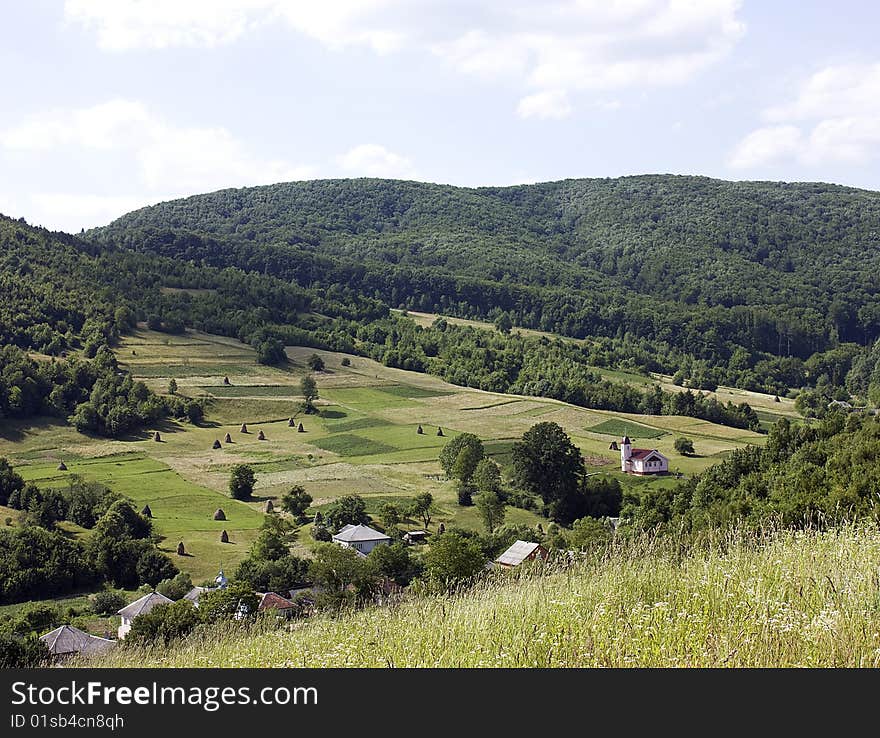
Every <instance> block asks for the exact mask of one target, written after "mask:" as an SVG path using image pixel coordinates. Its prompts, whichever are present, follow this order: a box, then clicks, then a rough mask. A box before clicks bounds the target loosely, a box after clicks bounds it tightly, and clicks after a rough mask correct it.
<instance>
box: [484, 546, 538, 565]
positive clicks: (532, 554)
mask: <svg viewBox="0 0 880 738" xmlns="http://www.w3.org/2000/svg"><path fill="white" fill-rule="evenodd" d="M535 559H541V560H542V561H546V560H547V549H546V548H544V547H543V546H542V545H541V544H540V543H533V542H532V541H514V543H513V545H512V546H511V547H510V548H508V549H507V550H506V551H505V552H504V553H503V554H501V555H500V556H499V557H498V558H497V559H495V561H494V562H493V563H494V564H495V565H496V566H503V567H508V568H511V567H514V566H519V565H520V564H521V563H522V562H523V561H534V560H535Z"/></svg>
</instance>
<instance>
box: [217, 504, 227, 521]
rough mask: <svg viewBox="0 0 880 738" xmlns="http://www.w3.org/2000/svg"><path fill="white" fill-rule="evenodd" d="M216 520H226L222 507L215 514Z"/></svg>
mask: <svg viewBox="0 0 880 738" xmlns="http://www.w3.org/2000/svg"><path fill="white" fill-rule="evenodd" d="M214 520H226V513H225V512H223V508H222V507H218V508H217V511H216V512H215V513H214Z"/></svg>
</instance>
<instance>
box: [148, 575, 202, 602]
mask: <svg viewBox="0 0 880 738" xmlns="http://www.w3.org/2000/svg"><path fill="white" fill-rule="evenodd" d="M192 588H193V583H192V578H191V577H190V575H189V574H187V573H186V572H183V571H182V572H180V573H178V574H176V575H175V576H173V577H170V578H168V579H163V580H162V581H161V582H159V584H157V585H156V591H157V592H158V593H159V594H162V595H165V596H166V597H167V598H168V599H169V600H182V599H183V597H184V595H185V594H186V593H187V592H189V591H190V590H191V589H192Z"/></svg>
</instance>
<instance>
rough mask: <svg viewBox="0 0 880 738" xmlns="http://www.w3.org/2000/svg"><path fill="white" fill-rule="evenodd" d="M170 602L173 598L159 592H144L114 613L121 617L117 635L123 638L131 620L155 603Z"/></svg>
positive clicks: (129, 628)
mask: <svg viewBox="0 0 880 738" xmlns="http://www.w3.org/2000/svg"><path fill="white" fill-rule="evenodd" d="M172 602H174V600H170V599H168V598H167V597H166V596H165V595H163V594H159V593H158V592H150V593H149V594H145V595H144V596H143V597H141V598H140V599H137V600H135V601H134V602H132V603H131V604H130V605H126V606H125V607H123V608H122V609H121V610H119V611H118V612H117V613H116V614H117V615H119V616H120V617H121V618H122V623H121V624H120V626H119V630H118V631H117V635H118V636H119V638H120V639H122V638H125V636H127V635H128V631H130V630H131V621H132V620H134V619H135V618H136V617H137V616H138V615H143V614H145V613H148V612H149V611H150V610H152V609H153V608H154V607H156V605H170V604H171V603H172Z"/></svg>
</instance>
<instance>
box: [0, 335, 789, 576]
mask: <svg viewBox="0 0 880 738" xmlns="http://www.w3.org/2000/svg"><path fill="white" fill-rule="evenodd" d="M116 353H117V356H118V358H119V360H120V363H121V364H122V365H123V366H125V367H126V368H127V369H129V370H130V371H131V372H132V373H133V375H134V376H135V377H136V378H142V379H144V380H145V381H146V382H147V383H148V385H149V386H150V387H152V388H153V389H154V390H156V391H159V392H166V391H167V387H168V383H169V381H170V380H171V379H172V378H173V379H175V380H176V382H177V385H178V389H177V392H178V394H180V395H183V396H189V397H202V398H205V402H206V407H207V413H206V418H205V421H204V422H203V423H202V424H201V425H199V426H194V425H191V424H189V423H183V422H164V423H162V424H161V425H160V426H159V427H157V428H155V429H145V431H144V432H142V433H141V434H138V435H137V436H136V437H133V438H130V439H127V440H108V439H103V438H91V437H88V436H84V435H80V434H78V433H76V432H75V431H74V430H73V429H72V428H70V427H68V426H66V425H64V424H62V423H60V422H58V421H57V420H46V419H43V420H40V421H38V422H31V423H27V424H23V423H17V424H16V423H9V424H7V425H6V426H5V427H4V429H3V432H2V433H0V456H6V457H8V458H9V459H10V461H11V463H13V465H15V466H16V467H17V468H18V470H19V471H20V472H21V473H22V474H23V475H24V476H25V477H26V478H28V479H32V480H34V481H36V482H37V483H38V484H41V485H48V486H55V485H59V484H64V479H63V477H62V476H60V473H59V472H58V471H57V465H58V462H59V460H61V459H63V460H64V461H65V463H66V464H67V465H68V469H69V471H68V472H67V474H81V475H82V476H84V477H86V478H88V479H91V480H95V481H100V482H102V483H104V484H107V485H108V486H110V487H112V488H113V489H116V490H118V491H119V492H121V493H123V494H126V495H128V496H129V497H131V498H132V499H133V500H134V501H135V502H136V503H137V504H138V505H139V506H143V505H144V504H149V505H150V507H151V509H152V510H153V512H154V515H155V516H156V517H155V526H156V530H157V532H159V533H160V534H161V535H163V536H165V540H164V541H163V542H162V544H161V545H162V548H163V549H164V550H166V551H170V552H172V556H173V557H174V558H175V563H177V564H178V566H179V567H180V568H182V569H184V570H187V571H190V572H191V573H192V574H193V576H194V578H195V579H205V578H209V577H211V576H213V575H214V574H215V573H216V571H217V568H218V567H219V566H220V565H221V564H222V565H223V566H224V567H227V568H230V569H231V568H234V565H235V563H237V561H239V560H240V559H241V558H243V557H244V555H245V554H246V552H247V548H248V546H249V545H250V542H251V541H252V540H253V539H254V537H255V536H256V532H257V529H258V527H259V525H260V522H261V520H262V516H263V512H262V507H263V505H264V504H265V502H266V500H268V499H273V500H274V501H275V502H278V500H279V498H280V496H281V495H282V494H283V493H284V492H286V491H287V490H288V489H290V487H291V486H293V485H302V486H303V487H304V488H305V489H306V491H308V492H309V493H310V494H311V495H312V497H313V498H314V506H315V507H316V508H317V507H320V506H322V505H326V504H328V503H329V502H331V501H332V500H333V499H335V498H336V497H339V496H341V495H345V494H360V495H362V496H364V498H365V499H367V501H368V507H370V509H376V508H377V506H378V504H380V501H389V500H394V499H397V500H398V501H399V504H400V505H402V506H405V505H406V503H407V501H409V500H411V499H412V498H413V497H414V496H415V495H417V494H419V493H420V492H425V491H427V492H430V493H431V494H432V495H433V496H434V499H435V514H434V518H433V520H432V524H431V525H432V526H436V525H438V524H439V523H441V522H443V523H445V524H446V525H459V526H463V527H467V528H473V529H481V528H482V524H481V522H480V520H479V517H478V513H477V511H476V509H475V508H473V507H462V506H460V505H458V504H457V496H456V491H455V485H454V484H453V483H452V482H448V481H445V478H444V477H443V474H442V470H441V468H440V466H439V463H438V462H437V457H438V455H439V453H440V450H441V449H442V447H443V445H444V444H445V443H447V442H448V441H449V439H451V438H453V437H454V436H455V435H457V434H458V433H462V432H470V433H474V434H476V435H478V436H479V437H480V438H482V439H483V440H484V444H485V448H486V450H487V452H488V453H489V454H490V455H491V456H492V457H493V458H495V459H496V460H497V461H498V462H499V463H500V464H501V465H502V468H503V469H505V471H506V472H507V473H508V474H509V473H510V471H511V469H510V451H511V448H512V445H513V443H514V442H515V441H516V440H517V439H519V438H520V437H521V436H522V434H523V433H524V432H525V431H526V430H528V429H529V428H530V427H531V426H532V425H534V424H535V423H537V422H545V421H551V422H556V423H559V424H560V425H561V426H562V427H563V428H564V429H565V430H566V432H568V433H569V435H570V436H571V437H572V439H573V441H574V442H575V443H576V444H577V445H578V446H580V448H581V450H582V452H583V454H584V456H585V459H586V461H587V464H588V466H589V467H590V468H591V469H592V470H595V471H599V472H600V473H607V474H610V475H614V476H616V477H617V478H619V479H620V480H621V482H622V483H623V484H624V485H625V486H627V487H634V488H640V489H643V488H646V486H651V485H656V486H668V485H669V484H672V483H674V480H673V479H672V478H670V477H667V478H642V479H634V478H632V477H626V476H624V475H621V474H620V472H619V471H618V470H617V468H618V467H617V465H618V459H619V457H618V454H617V453H616V452H614V451H612V450H610V449H609V443H610V441H611V440H613V439H614V438H617V437H619V436H622V435H624V434H630V435H632V436H634V437H635V438H643V439H650V441H651V446H652V447H656V448H658V449H659V450H660V451H661V452H663V453H664V454H666V455H667V456H669V458H670V465H671V469H672V470H673V471H680V472H682V473H684V474H693V473H696V472H699V471H701V470H702V469H705V468H706V467H707V466H709V465H710V464H712V463H714V462H715V461H717V460H718V459H720V458H722V457H723V456H724V455H725V454H726V453H728V452H729V451H730V450H732V449H734V448H740V447H742V446H743V445H745V444H747V443H757V444H761V443H763V442H764V436H762V435H760V434H756V433H751V432H749V431H743V430H739V429H733V428H726V427H724V426H718V425H713V424H711V423H707V422H705V421H700V420H696V419H694V418H684V417H674V416H673V417H667V416H662V417H661V416H640V415H634V414H627V413H614V412H608V411H600V410H592V409H586V408H580V407H576V406H573V405H567V404H565V403H563V402H559V401H555V400H548V399H544V398H535V397H524V396H515V395H505V394H499V393H492V392H483V391H480V390H475V389H469V388H464V387H458V386H455V385H450V384H448V383H446V382H444V381H442V380H440V379H439V378H437V377H433V376H430V375H425V374H417V373H413V372H407V371H404V370H400V369H394V368H390V367H385V366H383V365H381V364H379V363H377V362H375V361H372V360H370V359H366V358H364V357H360V356H351V355H345V354H339V353H334V352H329V351H320V350H314V349H311V348H308V347H288V348H287V354H288V356H289V359H290V363H289V364H288V365H287V366H285V367H283V368H272V367H267V366H262V365H259V364H257V362H256V354H255V352H254V351H253V349H252V348H251V347H249V346H247V345H245V344H241V343H239V342H237V341H234V340H232V339H226V338H221V337H218V336H212V335H208V334H204V333H199V332H196V331H187V332H186V334H185V335H180V336H172V337H169V336H167V335H165V334H161V333H156V332H152V331H148V330H138V331H137V332H135V333H134V334H133V335H131V336H126V337H124V338H123V340H122V341H121V343H120V345H119V347H118V348H117V349H116ZM313 353H317V354H318V355H319V356H321V358H322V359H323V360H324V363H325V370H324V371H322V372H317V373H315V374H314V376H315V379H316V381H317V386H318V392H319V399H318V400H317V401H316V405H317V408H318V413H317V414H304V413H303V412H302V411H301V405H300V397H299V383H300V380H301V379H302V377H303V376H305V375H306V374H307V373H308V369H307V365H306V360H307V359H308V357H309V356H310V355H311V354H313ZM343 359H347V365H343ZM181 369H185V371H180V370H181ZM226 378H228V379H229V382H230V383H229V384H226V383H225V381H224V380H225V379H226ZM769 402H772V398H769V399H768V403H769ZM774 404H775V403H774ZM291 419H293V423H292V424H291ZM243 423H244V424H246V425H247V431H248V432H247V433H243V432H242V429H241V426H242V424H243ZM300 423H301V424H302V426H303V431H302V432H300V431H299V424H300ZM419 426H421V428H422V431H423V432H422V433H419V432H418V428H419ZM154 430H159V431H160V433H161V442H158V443H157V442H155V441H154V440H152V431H154ZM261 431H262V432H263V435H264V437H265V440H260V439H259V437H258V435H259V433H260V432H261ZM438 432H441V433H442V435H438ZM227 433H228V434H229V438H230V441H229V442H227V441H226V440H225V438H226V434H227ZM679 435H687V436H688V437H689V438H691V439H692V440H693V441H694V445H695V449H696V454H695V455H694V456H692V457H682V456H681V455H679V454H677V453H676V452H675V451H674V449H673V443H674V441H675V438H676V437H678V436H679ZM215 441H217V442H219V443H220V448H219V449H215V448H212V446H213V445H214V442H215ZM239 463H249V464H252V465H253V468H254V470H255V472H256V477H257V484H256V491H255V498H254V499H253V500H252V501H250V502H247V503H243V502H236V501H235V500H232V499H231V498H230V497H229V495H228V491H227V490H228V482H229V473H230V470H231V469H232V467H233V466H234V465H235V464H239ZM217 507H223V509H224V510H225V511H226V513H227V516H228V517H229V521H228V522H227V523H219V522H217V521H214V520H213V519H212V514H213V512H214V510H216V508H217ZM0 513H3V511H2V510H0ZM4 517H5V516H4ZM507 521H508V522H522V523H525V524H528V525H535V524H537V523H538V522H544V523H546V520H545V519H543V518H541V517H539V516H537V515H536V514H535V513H532V512H529V511H525V510H520V509H517V508H508V510H507ZM412 527H418V524H417V521H413V525H412ZM224 528H225V529H227V530H228V532H229V534H230V537H231V539H232V541H233V543H232V544H229V545H225V544H221V543H220V542H219V536H220V531H221V530H222V529H224ZM75 534H76V535H80V534H82V535H87V532H86V533H75ZM180 540H183V541H184V543H185V546H186V549H187V551H188V552H190V553H191V554H192V555H191V556H187V557H184V558H183V559H181V560H178V559H177V557H176V554H174V553H173V552H174V550H175V548H176V545H177V543H178V541H180ZM297 545H298V547H300V548H301V549H302V548H305V549H307V548H308V547H309V546H311V545H313V542H312V540H311V538H310V537H309V536H308V527H307V526H306V527H304V528H303V529H302V530H301V531H300V534H299V540H298V544H297Z"/></svg>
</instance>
